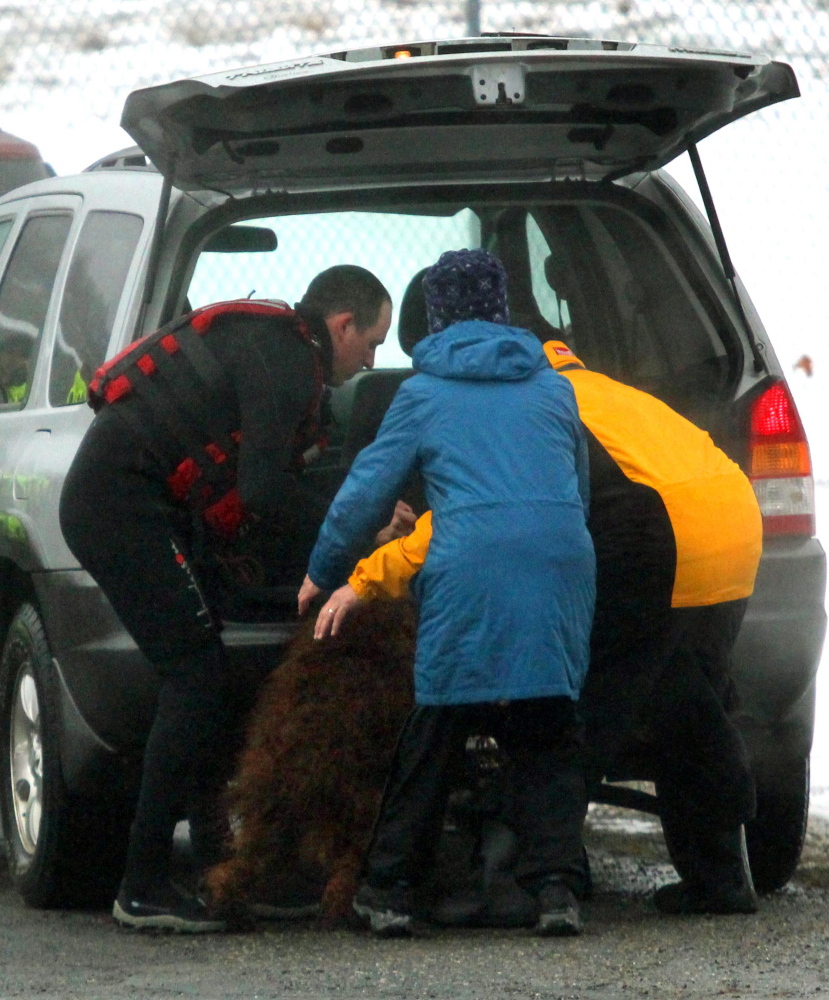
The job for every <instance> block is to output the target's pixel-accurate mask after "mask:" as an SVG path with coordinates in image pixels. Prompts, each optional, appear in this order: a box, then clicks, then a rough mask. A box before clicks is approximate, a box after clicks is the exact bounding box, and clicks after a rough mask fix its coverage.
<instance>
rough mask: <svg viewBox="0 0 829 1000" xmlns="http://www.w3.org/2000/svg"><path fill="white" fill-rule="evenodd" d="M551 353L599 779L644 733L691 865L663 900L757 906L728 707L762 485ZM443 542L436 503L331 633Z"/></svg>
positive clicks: (651, 402)
mask: <svg viewBox="0 0 829 1000" xmlns="http://www.w3.org/2000/svg"><path fill="white" fill-rule="evenodd" d="M544 350H545V353H546V354H547V357H548V359H549V361H550V363H551V365H552V366H553V368H555V369H556V370H557V371H558V372H559V373H560V374H561V375H563V376H564V377H565V378H567V379H569V381H570V382H571V384H572V386H573V389H574V391H575V395H576V401H577V403H578V407H579V414H580V416H581V420H582V423H583V424H584V426H585V429H586V431H587V438H588V449H589V455H590V488H591V507H590V518H589V522H588V527H589V528H590V531H591V534H592V536H593V542H594V546H595V550H596V560H597V598H596V613H595V618H594V626H593V633H592V637H591V661H590V670H589V673H588V678H587V682H586V685H585V688H584V691H583V693H582V698H581V709H582V714H583V716H584V718H585V722H586V725H587V732H588V743H589V745H590V748H591V757H590V763H589V771H590V775H589V777H590V778H591V779H592V780H593V781H600V780H601V778H602V777H604V776H609V777H612V776H613V767H614V761H615V760H618V759H619V757H622V759H624V756H625V753H626V752H627V753H630V752H631V750H632V748H637V747H638V743H639V740H640V738H641V734H642V733H645V734H646V739H647V745H648V748H649V751H650V754H649V759H651V758H652V760H653V766H654V767H655V769H656V770H655V777H656V779H657V785H658V790H659V798H660V808H661V811H662V816H663V823H664V824H665V826H666V829H668V830H669V832H670V835H671V839H672V842H673V849H674V852H675V854H676V852H679V853H680V854H681V855H682V857H683V859H684V865H683V867H684V868H685V870H686V874H687V875H688V877H687V878H686V879H684V880H682V881H680V882H679V883H676V884H673V885H669V886H664V887H663V888H662V889H660V890H658V891H657V893H656V896H655V902H656V905H657V907H658V908H659V909H660V910H662V911H663V912H668V913H699V912H720V913H722V912H726V913H729V912H753V911H754V910H755V909H756V896H755V893H754V889H753V886H752V884H751V876H750V873H749V871H748V868H747V865H746V863H745V855H744V851H743V849H742V824H743V823H745V822H746V821H747V820H749V819H751V818H752V816H753V813H754V808H755V799H754V785H753V779H752V776H751V770H750V764H749V760H748V753H747V751H746V748H745V745H744V743H743V741H742V738H741V737H740V735H739V733H738V731H737V729H736V727H735V726H734V724H733V723H732V722H731V720H730V718H729V712H730V710H732V709H733V707H734V691H733V683H732V680H731V673H730V660H731V650H732V647H733V644H734V641H735V640H736V637H737V633H738V631H739V627H740V623H741V621H742V618H743V615H744V613H745V607H746V603H747V598H748V597H749V596H750V594H751V593H752V591H753V589H754V579H755V576H756V573H757V567H758V564H759V560H760V554H761V550H762V525H761V517H760V511H759V508H758V506H757V501H756V499H755V496H754V491H753V489H752V487H751V484H750V483H749V481H748V479H747V478H746V476H745V475H744V474H743V472H742V471H741V470H740V468H739V466H737V464H736V463H734V462H733V461H731V459H729V458H728V457H727V456H726V455H725V454H724V452H722V451H721V450H720V449H719V448H717V447H716V446H715V445H714V443H713V441H712V440H711V438H710V437H709V435H708V434H707V433H706V432H704V431H702V430H700V429H699V428H698V427H696V426H695V425H694V424H692V423H691V422H690V421H688V420H686V419H685V418H684V417H682V416H680V415H679V414H677V413H676V412H675V411H673V410H672V409H670V407H668V406H667V405H665V404H664V403H662V402H661V401H660V400H658V399H656V398H654V397H653V396H650V395H648V394H647V393H644V392H641V391H639V390H637V389H633V388H631V387H629V386H626V385H623V384H622V383H620V382H617V381H615V380H613V379H610V378H608V377H607V376H605V375H602V374H600V373H597V372H592V371H588V370H587V369H586V368H585V366H584V364H583V363H582V362H581V361H580V360H579V359H578V358H577V357H576V356H575V355H574V354H573V353H572V351H571V350H570V348H569V347H568V346H567V345H566V344H564V343H563V342H561V341H550V342H548V343H546V344H545V345H544ZM430 537H431V513H430V512H427V513H425V514H424V515H423V516H422V517H420V518H419V519H418V521H417V522H416V524H415V527H414V530H413V531H412V533H411V534H410V535H408V536H406V537H403V538H400V539H397V540H395V541H392V542H390V543H388V544H387V545H385V546H383V547H381V548H379V549H378V550H377V551H376V552H374V553H373V554H372V555H371V556H369V557H368V558H366V559H363V560H362V561H361V562H360V563H358V565H357V567H356V568H355V570H354V572H353V574H352V576H351V578H350V579H349V582H348V584H347V585H346V586H345V587H343V588H342V589H341V590H339V591H336V592H335V593H334V594H333V595H332V596H331V598H330V599H329V601H328V602H327V603H326V605H325V607H324V608H323V611H322V612H321V614H320V616H319V619H318V623H317V630H316V634H317V635H318V637H323V636H324V635H326V634H327V633H328V632H329V631H334V632H336V631H337V629H338V628H339V625H340V623H341V622H342V620H343V618H344V617H345V615H346V614H347V613H348V610H349V608H350V607H352V606H353V604H354V603H356V602H357V601H358V600H371V599H376V598H382V597H400V596H403V595H404V594H405V593H406V592H407V590H408V582H409V580H410V579H411V577H412V576H413V575H414V574H415V573H417V572H418V571H419V570H420V568H421V567H422V566H423V564H424V562H425V560H426V558H427V556H428V549H429V540H430ZM332 611H333V614H332V613H331V612H332Z"/></svg>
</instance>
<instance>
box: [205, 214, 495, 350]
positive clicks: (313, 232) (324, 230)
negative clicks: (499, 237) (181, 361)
mask: <svg viewBox="0 0 829 1000" xmlns="http://www.w3.org/2000/svg"><path fill="white" fill-rule="evenodd" d="M255 222H256V225H259V226H265V227H268V228H270V229H272V230H273V231H274V232H275V233H276V236H277V240H278V246H277V248H276V250H274V251H272V252H270V253H209V252H204V253H202V254H201V255H200V256H199V259H198V261H197V263H196V269H195V272H194V274H193V278H192V280H191V282H190V287H189V290H188V294H187V298H188V302H189V305H190V306H191V307H192V308H194V309H195V308H197V307H198V306H202V305H207V304H209V303H211V302H216V301H220V300H223V299H231V298H245V297H247V296H249V295H250V296H253V297H255V298H275V299H282V300H284V301H286V302H287V303H288V304H289V305H294V304H295V303H296V302H298V301H299V300H300V299H301V298H302V295H303V293H304V292H305V289H306V288H307V287H308V284H309V283H310V281H311V279H312V278H313V277H314V276H315V275H317V274H319V272H320V271H323V270H325V268H327V267H332V266H333V265H334V264H359V265H360V266H362V267H367V268H368V269H369V270H370V271H373V272H374V273H375V274H376V275H377V277H378V278H379V279H380V280H381V281H382V282H383V284H384V285H385V286H386V288H387V289H388V290H389V293H390V295H391V297H392V302H393V303H394V306H395V310H394V317H393V319H392V327H391V331H390V332H389V335H388V337H387V338H386V343H385V344H384V345H383V346H382V347H381V348H379V350H378V351H377V360H376V364H377V366H378V367H383V366H388V367H395V366H398V365H409V364H410V360H409V358H408V357H407V356H406V355H405V354H404V353H403V351H402V350H401V349H400V347H399V343H398V337H397V333H398V332H399V331H398V324H399V322H400V316H401V312H400V303H401V301H402V300H403V298H404V296H405V294H406V290H407V288H408V286H409V283H410V282H411V281H412V280H413V278H415V276H416V275H417V274H418V273H419V272H420V271H421V270H422V269H423V268H425V267H428V266H429V265H430V264H433V263H434V262H435V261H436V260H437V258H438V257H439V256H440V255H441V254H442V253H443V252H444V250H459V249H461V248H463V247H478V246H480V245H481V227H480V220H479V218H478V216H477V215H476V213H475V212H474V211H472V209H470V208H462V209H460V210H457V211H453V212H451V213H450V214H447V215H428V214H423V215H420V214H418V215H403V214H398V213H391V212H390V213H384V212H330V213H320V214H319V215H300V216H284V217H282V218H277V219H258V220H255Z"/></svg>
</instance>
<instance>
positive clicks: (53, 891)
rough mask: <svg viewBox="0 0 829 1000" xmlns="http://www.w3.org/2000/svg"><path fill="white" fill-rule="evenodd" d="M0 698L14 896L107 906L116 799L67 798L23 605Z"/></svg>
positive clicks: (47, 694)
mask: <svg viewBox="0 0 829 1000" xmlns="http://www.w3.org/2000/svg"><path fill="white" fill-rule="evenodd" d="M0 698H2V733H3V736H4V741H3V742H4V744H5V747H4V749H3V751H2V752H3V757H4V758H5V760H4V761H2V776H1V777H0V807H1V808H2V817H3V833H4V836H5V839H6V845H7V854H8V861H9V873H10V876H11V880H12V883H13V885H14V887H15V889H16V890H17V891H18V892H19V893H20V894H21V896H23V898H24V899H25V900H26V902H27V903H29V904H30V905H32V906H37V907H57V906H71V905H88V904H94V903H98V902H105V901H108V900H109V899H111V898H112V895H113V893H114V891H115V888H116V886H117V878H118V874H119V873H120V869H121V865H122V864H123V850H124V844H125V842H126V818H125V816H124V812H123V809H119V799H118V796H117V795H110V796H107V797H106V799H105V800H104V799H103V798H102V800H101V801H100V802H95V801H90V800H87V799H77V798H74V797H72V796H70V795H69V794H68V792H67V789H66V787H65V785H64V781H63V776H62V774H61V765H60V751H59V739H60V736H59V734H60V712H59V697H58V681H57V677H56V673H55V665H54V663H53V661H52V656H51V653H50V651H49V646H48V643H47V639H46V632H45V629H44V627H43V622H42V621H41V618H40V615H39V614H38V611H37V609H36V608H35V607H34V605H33V604H32V603H30V602H24V603H23V604H21V605H20V607H19V608H18V609H17V611H16V613H15V614H14V616H13V617H12V620H11V624H10V625H9V629H8V632H7V635H6V641H5V644H4V646H3V651H2V656H0ZM0 760H1V758H0Z"/></svg>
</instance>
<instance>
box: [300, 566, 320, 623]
mask: <svg viewBox="0 0 829 1000" xmlns="http://www.w3.org/2000/svg"><path fill="white" fill-rule="evenodd" d="M321 593H322V588H320V587H318V586H317V585H316V584H315V583H314V581H313V580H312V579H311V577H310V576H308V574H307V573H306V574H305V579H304V580H303V581H302V586H301V587H300V588H299V597H298V599H297V604H298V606H299V614H300V617H301V616H302V615H304V614H305V612H306V611H307V610H308V607H309V605H310V603H311V601H313V599H314V598H315V597H318V596H319V595H320V594H321Z"/></svg>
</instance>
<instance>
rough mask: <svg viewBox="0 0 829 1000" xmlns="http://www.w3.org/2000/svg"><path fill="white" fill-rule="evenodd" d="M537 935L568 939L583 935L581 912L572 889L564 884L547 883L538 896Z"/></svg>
mask: <svg viewBox="0 0 829 1000" xmlns="http://www.w3.org/2000/svg"><path fill="white" fill-rule="evenodd" d="M538 908H539V911H540V912H539V915H538V921H537V923H536V925H535V932H536V934H540V935H541V936H542V937H568V936H572V935H575V934H581V911H580V910H579V904H578V900H577V899H576V897H575V896H574V895H573V891H572V889H570V887H569V886H567V885H565V884H564V882H547V883H546V885H544V886H542V888H541V892H539V894H538Z"/></svg>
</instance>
